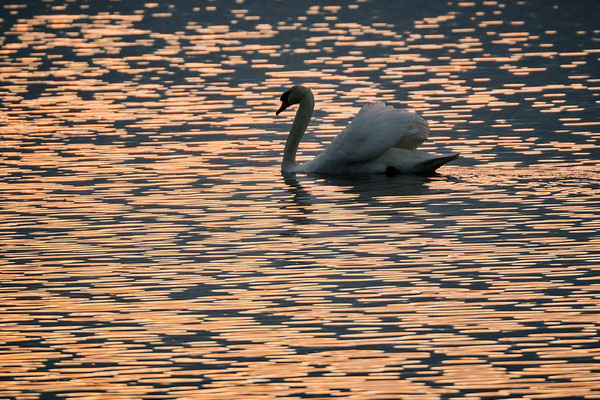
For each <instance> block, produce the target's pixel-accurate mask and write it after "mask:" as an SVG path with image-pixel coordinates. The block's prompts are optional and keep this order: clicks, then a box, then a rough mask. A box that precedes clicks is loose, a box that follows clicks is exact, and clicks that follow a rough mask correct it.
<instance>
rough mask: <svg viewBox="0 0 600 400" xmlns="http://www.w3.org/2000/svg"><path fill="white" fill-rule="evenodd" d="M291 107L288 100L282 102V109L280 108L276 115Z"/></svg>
mask: <svg viewBox="0 0 600 400" xmlns="http://www.w3.org/2000/svg"><path fill="white" fill-rule="evenodd" d="M289 106H290V103H288V102H287V101H286V100H282V101H281V107H279V110H277V112H276V113H275V115H279V113H280V112H282V111H283V110H285V109H286V108H288V107H289Z"/></svg>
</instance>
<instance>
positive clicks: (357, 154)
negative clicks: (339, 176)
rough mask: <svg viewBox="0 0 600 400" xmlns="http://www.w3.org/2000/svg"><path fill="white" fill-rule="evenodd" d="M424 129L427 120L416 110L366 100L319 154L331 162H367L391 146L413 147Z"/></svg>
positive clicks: (418, 143) (426, 128) (422, 137)
mask: <svg viewBox="0 0 600 400" xmlns="http://www.w3.org/2000/svg"><path fill="white" fill-rule="evenodd" d="M428 133H429V126H428V125H427V122H426V121H425V120H424V119H423V118H421V117H419V116H418V115H417V114H413V113H410V112H408V111H405V110H400V109H396V108H394V107H392V106H386V105H385V104H384V103H382V102H379V103H372V104H367V105H365V106H364V107H363V108H362V109H361V110H360V111H359V113H358V114H356V116H355V117H354V119H353V120H352V122H351V123H350V125H348V126H347V127H346V129H344V130H343V131H342V132H341V133H340V134H339V135H338V136H336V137H335V138H334V139H333V141H332V142H331V144H330V145H329V147H328V148H327V149H326V150H325V152H324V153H323V156H324V158H326V159H327V162H330V163H334V164H335V165H346V164H353V163H360V162H367V161H371V160H374V159H376V158H378V157H380V156H381V155H382V154H383V153H385V152H386V151H388V150H389V149H390V148H392V147H400V148H405V149H411V150H412V149H415V148H416V147H417V146H418V145H420V144H421V143H423V141H425V140H426V139H427V135H428Z"/></svg>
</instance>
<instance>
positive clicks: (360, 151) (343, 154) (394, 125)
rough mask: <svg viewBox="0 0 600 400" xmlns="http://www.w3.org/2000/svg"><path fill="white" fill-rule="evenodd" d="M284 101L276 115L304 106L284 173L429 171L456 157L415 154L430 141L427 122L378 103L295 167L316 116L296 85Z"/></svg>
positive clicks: (307, 95) (289, 143) (289, 144)
mask: <svg viewBox="0 0 600 400" xmlns="http://www.w3.org/2000/svg"><path fill="white" fill-rule="evenodd" d="M281 101H282V105H281V108H280V109H279V111H277V114H279V113H280V112H281V111H283V110H284V109H285V108H287V107H288V106H289V105H291V104H296V103H299V104H300V107H299V108H298V112H297V113H296V118H295V119H294V124H293V125H292V130H291V131H290V135H289V137H288V141H287V143H286V148H285V151H284V157H283V162H282V171H283V172H314V173H325V174H356V173H384V172H398V173H427V172H433V171H435V169H437V168H438V167H440V166H442V165H443V164H445V163H447V162H448V161H450V160H453V159H455V158H457V157H458V154H457V153H452V154H445V155H435V154H431V153H427V152H424V151H420V150H416V148H417V146H419V145H420V144H421V143H423V142H424V141H425V140H426V139H427V137H428V134H429V126H428V124H427V122H426V121H425V120H424V119H423V118H421V117H420V116H418V115H417V114H414V113H410V112H408V111H406V110H400V109H396V108H394V107H392V106H386V105H385V104H384V103H383V102H378V103H372V104H367V105H365V106H364V107H363V108H362V109H361V110H360V111H359V112H358V114H356V116H355V117H354V118H353V120H352V122H351V123H350V125H348V126H347V127H346V128H345V129H344V130H343V131H342V132H340V134H339V135H337V136H336V137H335V138H334V139H333V140H332V141H331V144H330V145H329V146H328V147H327V149H325V151H323V152H322V153H321V154H319V155H318V156H317V157H316V158H315V159H314V160H311V161H308V162H306V163H303V164H296V162H295V154H296V151H297V148H298V143H299V142H300V139H301V138H302V135H303V134H304V131H305V130H306V127H307V125H308V122H309V121H310V118H311V116H312V111H313V108H314V98H313V95H312V92H311V91H310V89H308V88H305V87H303V86H294V87H292V88H291V89H290V90H288V91H287V92H285V93H284V94H283V95H282V96H281Z"/></svg>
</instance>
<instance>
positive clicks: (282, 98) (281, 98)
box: [279, 90, 290, 103]
mask: <svg viewBox="0 0 600 400" xmlns="http://www.w3.org/2000/svg"><path fill="white" fill-rule="evenodd" d="M289 97H290V91H289V90H288V91H287V92H285V93H284V94H282V95H281V97H280V98H279V100H281V101H283V102H285V103H289Z"/></svg>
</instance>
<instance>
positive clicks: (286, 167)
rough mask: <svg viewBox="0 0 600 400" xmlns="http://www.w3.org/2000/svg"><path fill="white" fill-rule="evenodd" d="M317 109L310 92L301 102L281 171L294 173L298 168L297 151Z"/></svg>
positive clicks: (287, 143) (284, 153) (284, 152)
mask: <svg viewBox="0 0 600 400" xmlns="http://www.w3.org/2000/svg"><path fill="white" fill-rule="evenodd" d="M314 108H315V99H314V97H313V95H312V93H311V92H310V91H309V92H307V93H306V95H305V96H304V98H303V99H302V101H300V107H298V111H297V112H296V118H294V123H293V124H292V129H291V130H290V135H289V136H288V138H287V142H286V143H285V150H284V151H283V162H282V163H281V170H282V171H283V172H292V171H294V168H295V167H296V151H298V144H299V143H300V140H302V136H303V135H304V132H305V131H306V127H307V126H308V123H309V122H310V118H311V117H312V113H313V109H314Z"/></svg>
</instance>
